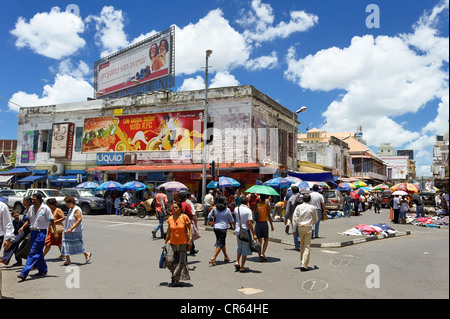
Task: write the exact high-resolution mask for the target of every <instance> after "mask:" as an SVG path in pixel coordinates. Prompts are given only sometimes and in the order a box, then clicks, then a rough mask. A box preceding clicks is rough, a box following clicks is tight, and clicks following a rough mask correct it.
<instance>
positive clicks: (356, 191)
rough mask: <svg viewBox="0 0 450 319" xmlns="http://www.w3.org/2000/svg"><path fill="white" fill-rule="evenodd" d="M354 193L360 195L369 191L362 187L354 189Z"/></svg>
mask: <svg viewBox="0 0 450 319" xmlns="http://www.w3.org/2000/svg"><path fill="white" fill-rule="evenodd" d="M354 193H356V194H359V195H365V194H369V191H367V190H365V189H362V188H358V189H355V190H354Z"/></svg>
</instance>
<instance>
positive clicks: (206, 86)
mask: <svg viewBox="0 0 450 319" xmlns="http://www.w3.org/2000/svg"><path fill="white" fill-rule="evenodd" d="M211 54H212V50H206V68H205V111H204V113H205V114H204V116H203V121H204V122H203V165H202V197H203V199H204V198H205V196H206V163H207V162H206V142H207V138H208V134H207V131H208V67H209V66H208V59H209V57H210V55H211ZM202 203H203V202H202Z"/></svg>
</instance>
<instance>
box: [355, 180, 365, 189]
mask: <svg viewBox="0 0 450 319" xmlns="http://www.w3.org/2000/svg"><path fill="white" fill-rule="evenodd" d="M353 185H355V187H356V188H359V187H365V186H367V184H366V183H364V182H363V181H356V182H353Z"/></svg>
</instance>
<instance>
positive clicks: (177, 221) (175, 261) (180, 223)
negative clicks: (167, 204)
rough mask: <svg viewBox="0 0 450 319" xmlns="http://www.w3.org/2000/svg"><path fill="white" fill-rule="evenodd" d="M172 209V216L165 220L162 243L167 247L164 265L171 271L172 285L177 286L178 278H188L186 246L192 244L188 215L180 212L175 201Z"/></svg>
mask: <svg viewBox="0 0 450 319" xmlns="http://www.w3.org/2000/svg"><path fill="white" fill-rule="evenodd" d="M172 210H173V213H172V216H170V217H169V219H168V220H167V224H168V230H167V234H166V241H165V243H164V245H165V247H166V249H167V257H166V267H167V268H168V269H169V270H170V271H171V272H172V285H173V286H179V283H180V279H182V280H189V279H190V277H189V271H188V268H187V251H188V249H187V246H188V244H190V245H192V231H191V221H190V219H189V217H188V216H187V215H185V214H182V213H181V205H180V204H179V203H177V202H175V203H174V204H173V205H172ZM188 236H189V240H188ZM167 242H169V245H167Z"/></svg>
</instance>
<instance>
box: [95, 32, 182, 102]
mask: <svg viewBox="0 0 450 319" xmlns="http://www.w3.org/2000/svg"><path fill="white" fill-rule="evenodd" d="M173 49H174V48H173V41H172V36H171V35H170V33H166V34H164V33H161V34H157V35H155V36H152V37H151V38H149V39H147V40H144V41H142V43H141V44H140V45H138V46H137V47H131V48H127V49H124V50H123V52H122V51H121V52H120V53H118V54H117V55H114V56H112V57H111V58H109V59H106V60H100V61H97V62H96V65H95V68H96V70H95V71H96V72H95V73H96V75H97V76H96V90H97V92H99V93H101V94H108V93H112V92H115V91H119V90H123V89H126V88H128V87H131V86H134V85H136V83H137V82H139V83H145V82H148V81H151V80H155V79H158V78H161V77H164V76H167V75H169V74H172V70H171V59H172V56H173V54H172V50H173Z"/></svg>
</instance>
